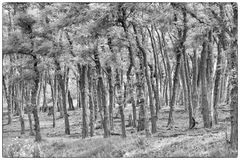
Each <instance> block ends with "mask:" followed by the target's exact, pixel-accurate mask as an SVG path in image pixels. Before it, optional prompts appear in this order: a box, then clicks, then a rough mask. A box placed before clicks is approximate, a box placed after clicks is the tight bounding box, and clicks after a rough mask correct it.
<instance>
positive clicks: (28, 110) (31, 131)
mask: <svg viewBox="0 0 240 160" xmlns="http://www.w3.org/2000/svg"><path fill="white" fill-rule="evenodd" d="M25 85H26V89H25V93H24V95H25V102H26V109H27V115H28V122H29V128H30V135H31V136H32V135H34V132H33V128H32V116H31V112H32V105H31V103H30V101H29V100H30V98H31V97H30V90H29V88H28V84H25Z"/></svg>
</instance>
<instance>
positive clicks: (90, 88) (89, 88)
mask: <svg viewBox="0 0 240 160" xmlns="http://www.w3.org/2000/svg"><path fill="white" fill-rule="evenodd" d="M92 79H93V78H92V66H91V65H88V99H89V110H90V115H89V126H90V136H91V137H93V135H94V108H93V98H92V90H93V88H92V83H93V80H92Z"/></svg>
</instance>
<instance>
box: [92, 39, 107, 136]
mask: <svg viewBox="0 0 240 160" xmlns="http://www.w3.org/2000/svg"><path fill="white" fill-rule="evenodd" d="M95 43H96V44H95V46H94V47H95V48H94V58H95V63H96V70H97V73H98V83H97V88H98V101H99V103H98V104H99V108H100V115H101V117H102V125H103V130H104V138H107V137H109V136H110V132H109V126H108V114H107V113H108V112H107V104H106V90H105V88H106V87H105V85H104V83H103V76H102V71H101V64H100V60H99V55H98V42H95ZM102 110H103V115H104V117H103V116H102Z"/></svg>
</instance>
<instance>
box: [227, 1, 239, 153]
mask: <svg viewBox="0 0 240 160" xmlns="http://www.w3.org/2000/svg"><path fill="white" fill-rule="evenodd" d="M232 9H233V23H234V26H233V29H232V35H233V37H232V39H233V40H232V42H231V48H232V51H231V54H230V64H229V65H230V66H229V67H230V69H231V70H230V71H231V73H230V84H231V93H230V96H231V103H230V108H231V112H230V115H231V137H230V142H231V147H232V148H233V149H235V150H237V149H238V78H237V77H238V56H237V55H238V37H237V35H238V28H237V27H238V6H237V3H232Z"/></svg>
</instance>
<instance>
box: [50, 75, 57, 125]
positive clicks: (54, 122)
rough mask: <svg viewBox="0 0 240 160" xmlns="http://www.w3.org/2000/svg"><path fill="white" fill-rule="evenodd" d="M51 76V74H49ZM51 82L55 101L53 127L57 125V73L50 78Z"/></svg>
mask: <svg viewBox="0 0 240 160" xmlns="http://www.w3.org/2000/svg"><path fill="white" fill-rule="evenodd" d="M54 74H55V73H54ZM49 77H50V74H49ZM52 79H53V80H52ZM49 84H50V86H51V93H52V101H53V106H52V116H53V128H54V127H55V126H56V118H55V109H56V108H57V97H58V96H57V78H56V75H54V76H53V78H50V79H49Z"/></svg>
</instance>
